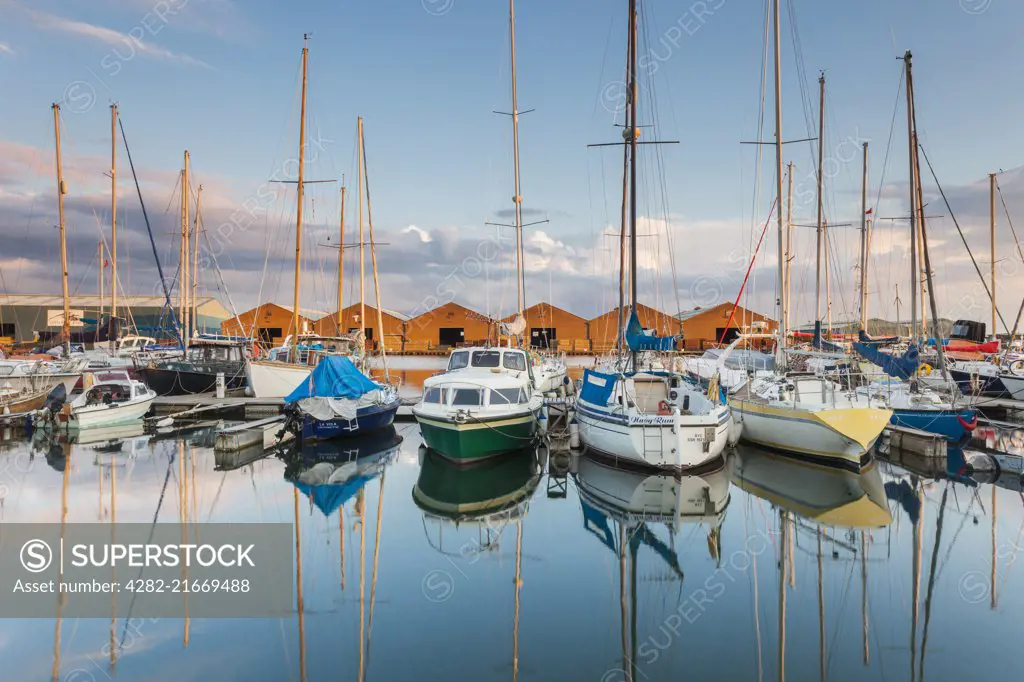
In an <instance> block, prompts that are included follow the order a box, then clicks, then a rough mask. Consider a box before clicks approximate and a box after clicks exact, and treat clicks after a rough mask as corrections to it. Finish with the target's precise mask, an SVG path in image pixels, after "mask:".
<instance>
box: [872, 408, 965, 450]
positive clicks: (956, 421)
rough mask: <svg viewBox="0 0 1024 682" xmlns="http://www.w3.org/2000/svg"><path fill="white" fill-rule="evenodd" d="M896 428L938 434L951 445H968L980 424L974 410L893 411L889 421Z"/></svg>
mask: <svg viewBox="0 0 1024 682" xmlns="http://www.w3.org/2000/svg"><path fill="white" fill-rule="evenodd" d="M889 422H890V423H891V424H893V425H894V426H905V427H908V428H911V429H917V430H919V431H927V432H928V433H934V434H938V435H940V436H942V437H944V438H945V439H946V440H947V441H949V442H950V443H956V444H959V445H966V444H967V443H968V442H969V441H970V439H971V431H973V430H974V426H975V425H976V424H977V423H978V414H977V412H975V411H974V410H971V409H964V410H900V409H897V410H893V413H892V418H891V419H890V420H889Z"/></svg>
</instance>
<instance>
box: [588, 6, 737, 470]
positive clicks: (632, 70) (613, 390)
mask: <svg viewBox="0 0 1024 682" xmlns="http://www.w3.org/2000/svg"><path fill="white" fill-rule="evenodd" d="M636 5H637V2H636V0H630V3H629V60H628V64H629V67H628V80H629V86H630V87H629V92H628V93H627V98H628V99H627V104H628V107H627V117H626V127H625V130H624V131H623V134H622V136H623V140H624V141H625V142H624V145H625V148H626V154H627V156H628V161H629V167H628V182H625V180H626V179H627V178H626V177H625V176H624V182H623V185H624V190H625V189H626V187H625V186H626V185H628V194H627V193H626V192H624V196H623V206H624V208H623V225H622V229H623V231H625V230H626V228H627V224H626V220H625V213H626V211H625V204H626V202H627V201H628V204H629V209H630V217H629V224H628V228H629V263H630V286H629V297H630V299H629V300H630V314H629V321H628V323H627V324H626V325H625V326H624V327H623V325H622V324H621V320H620V325H619V328H620V333H619V336H618V341H617V345H618V359H617V360H616V361H615V362H614V364H613V365H612V366H611V367H608V368H607V369H606V370H605V371H595V370H589V369H588V370H585V371H584V375H583V386H582V390H581V393H580V395H579V397H578V399H577V402H576V406H577V420H578V421H579V428H580V439H581V440H582V442H583V445H584V446H585V448H586V452H587V454H588V455H592V456H596V457H601V458H604V459H608V460H610V461H612V462H614V463H616V464H619V465H626V466H641V467H646V468H657V469H666V468H668V469H675V470H686V469H695V468H697V467H705V466H710V467H714V466H716V464H717V463H718V462H719V461H720V460H721V457H722V453H723V452H724V450H725V448H726V445H727V444H728V441H729V430H730V423H731V420H730V410H729V406H728V405H726V404H724V402H723V401H722V399H721V398H720V394H719V392H718V389H717V388H715V389H713V390H711V391H708V393H707V394H705V392H704V390H703V389H701V388H700V387H699V386H698V385H697V384H696V383H695V382H693V381H692V380H691V379H689V378H688V377H687V376H685V375H684V374H681V373H675V372H666V371H662V370H661V369H656V367H659V366H663V365H664V363H663V362H662V361H661V359H660V357H659V354H660V353H664V352H667V351H671V350H674V348H675V344H676V341H677V339H676V337H671V336H670V337H655V336H649V335H647V334H646V333H645V332H644V330H643V329H642V327H641V325H640V320H639V318H638V316H637V306H638V303H639V301H638V300H637V274H638V273H637V145H638V144H639V137H640V127H639V124H638V122H637V99H638V83H637V63H636V59H637V57H636V53H637V45H636V41H637V40H638V38H637V7H636ZM623 170H624V173H625V171H626V169H625V168H624V169H623ZM626 265H627V263H626V253H625V248H623V250H622V253H621V270H620V272H621V273H622V276H621V277H620V288H619V298H620V301H619V310H620V316H621V313H622V311H624V309H625V307H624V300H623V299H624V296H625V294H624V279H625V271H626ZM627 350H628V354H627V353H626V351H627ZM641 356H643V357H641ZM645 367H646V368H647V369H644V368H645Z"/></svg>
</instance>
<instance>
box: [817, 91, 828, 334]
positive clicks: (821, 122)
mask: <svg viewBox="0 0 1024 682" xmlns="http://www.w3.org/2000/svg"><path fill="white" fill-rule="evenodd" d="M824 163H825V74H824V73H822V74H821V75H820V76H818V225H817V230H816V231H815V233H816V235H817V238H818V251H817V253H818V257H817V260H816V262H815V273H814V321H815V322H817V323H818V324H819V325H820V324H821V259H822V253H821V249H822V244H823V242H824V238H825V228H824V226H823V225H822V207H823V201H822V199H823V197H822V196H821V186H822V181H823V178H822V167H823V165H824ZM825 258H828V255H827V254H826V255H825ZM825 279H826V280H827V279H828V275H827V274H826V275H825ZM826 286H827V283H826Z"/></svg>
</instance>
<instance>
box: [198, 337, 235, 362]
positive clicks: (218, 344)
mask: <svg viewBox="0 0 1024 682" xmlns="http://www.w3.org/2000/svg"><path fill="white" fill-rule="evenodd" d="M186 359H187V360H188V361H189V362H242V361H243V360H245V350H244V348H243V346H242V345H241V344H239V343H235V342H231V341H193V342H192V343H191V344H190V345H189V347H188V352H187V354H186Z"/></svg>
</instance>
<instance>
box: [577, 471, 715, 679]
mask: <svg viewBox="0 0 1024 682" xmlns="http://www.w3.org/2000/svg"><path fill="white" fill-rule="evenodd" d="M575 480H576V485H577V488H578V490H579V495H580V504H581V506H582V507H583V525H584V528H585V529H586V530H587V531H588V532H590V533H593V534H594V535H595V536H596V537H597V538H598V539H599V540H600V541H601V543H602V544H604V545H605V546H606V547H607V548H608V549H610V550H611V551H612V552H614V553H615V555H616V556H617V557H618V559H619V603H620V608H621V632H622V637H621V647H622V663H621V665H622V668H621V669H619V670H618V671H614V672H617V673H619V674H620V676H621V679H624V680H627V682H635V681H636V680H637V679H638V677H637V675H638V673H639V674H640V679H642V678H644V677H646V675H643V674H642V673H640V672H639V671H638V670H637V667H636V665H637V570H636V569H637V555H638V553H639V550H640V546H641V545H647V546H648V547H649V548H651V549H652V550H654V553H655V554H656V555H658V556H659V557H660V558H661V559H662V560H663V561H664V562H665V564H666V565H667V566H668V568H669V570H670V573H669V575H668V578H667V579H668V580H670V581H679V584H680V588H681V586H682V581H683V576H684V574H683V569H682V567H681V566H680V565H679V556H678V554H677V553H676V548H675V536H676V534H677V533H678V531H679V529H680V528H681V527H682V526H683V525H684V524H686V525H689V524H701V523H706V524H707V525H708V536H707V542H708V553H709V554H710V555H711V558H712V559H713V560H714V561H715V563H716V564H718V563H719V562H720V561H721V556H722V544H721V532H720V531H721V525H722V522H723V520H724V519H725V512H726V509H727V508H728V506H729V499H730V491H729V473H728V466H727V464H723V466H722V467H721V468H720V469H718V470H717V471H713V472H710V473H707V474H703V475H701V476H682V477H679V478H677V477H676V476H675V475H673V474H654V475H651V474H644V473H637V472H633V471H625V470H622V469H615V468H612V467H609V466H605V465H604V464H600V463H598V462H595V461H593V460H591V459H589V458H587V457H581V458H580V460H579V471H578V472H577V474H576V479H575ZM652 524H664V525H665V526H666V527H667V528H668V529H669V537H668V543H666V542H665V541H663V540H662V539H661V538H660V537H659V536H658V535H657V534H656V533H655V532H654V529H653V528H652ZM627 585H628V592H629V594H628V596H627Z"/></svg>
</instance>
